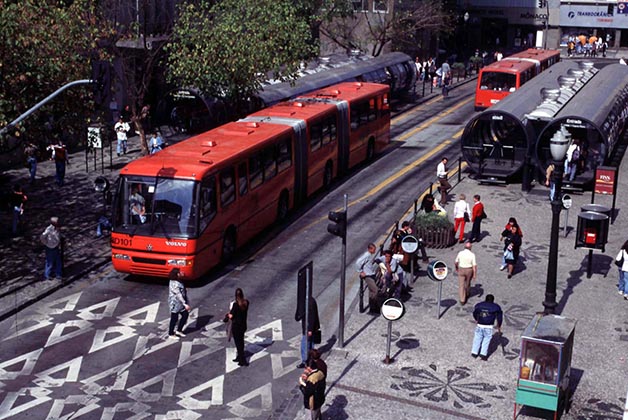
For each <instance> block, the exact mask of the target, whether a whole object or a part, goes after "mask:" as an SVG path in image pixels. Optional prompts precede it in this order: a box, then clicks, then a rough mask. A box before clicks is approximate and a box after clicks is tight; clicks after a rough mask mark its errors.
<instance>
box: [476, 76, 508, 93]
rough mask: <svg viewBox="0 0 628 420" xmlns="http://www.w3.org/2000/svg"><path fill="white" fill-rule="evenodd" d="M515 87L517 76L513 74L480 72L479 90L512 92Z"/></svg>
mask: <svg viewBox="0 0 628 420" xmlns="http://www.w3.org/2000/svg"><path fill="white" fill-rule="evenodd" d="M516 88H517V76H516V75H514V74H508V73H501V72H494V71H485V72H483V73H482V81H481V82H480V90H497V91H501V92H514V91H515V90H516Z"/></svg>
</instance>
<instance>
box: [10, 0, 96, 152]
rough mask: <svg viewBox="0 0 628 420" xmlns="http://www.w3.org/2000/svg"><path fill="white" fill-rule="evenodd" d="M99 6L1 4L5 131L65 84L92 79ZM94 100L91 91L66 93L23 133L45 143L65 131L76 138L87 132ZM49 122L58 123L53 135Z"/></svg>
mask: <svg viewBox="0 0 628 420" xmlns="http://www.w3.org/2000/svg"><path fill="white" fill-rule="evenodd" d="M93 3H94V2H91V1H89V0H76V1H74V2H72V3H71V4H70V5H64V4H63V3H62V2H53V1H37V0H22V1H17V2H8V1H7V2H5V1H2V0H0V27H1V28H2V37H0V127H4V126H5V125H7V124H8V123H9V122H10V121H12V120H13V119H15V118H17V117H18V116H19V115H20V114H21V113H23V112H24V111H26V110H27V109H28V108H30V107H32V106H33V105H35V104H36V103H37V102H39V101H40V100H42V99H43V98H45V97H46V96H47V95H49V94H51V93H52V92H54V91H55V90H56V89H58V88H59V87H61V86H62V85H64V84H66V83H68V82H71V81H73V80H77V79H87V78H89V75H90V67H89V60H88V58H89V51H90V50H91V48H92V47H93V46H94V40H95V31H96V29H95V28H96V27H97V25H95V24H94V13H93V8H92V4H93ZM90 97H91V90H90V89H89V88H87V89H86V88H81V87H77V88H74V89H71V90H69V91H66V93H63V94H62V95H60V96H59V97H58V98H57V99H55V101H54V102H53V103H51V104H50V105H47V106H45V107H44V108H43V109H42V110H40V111H38V114H37V115H35V116H34V117H33V118H29V119H28V120H26V121H25V122H24V123H23V125H22V126H21V127H20V131H21V132H24V133H26V135H27V136H28V137H29V139H31V140H36V141H40V142H42V141H45V140H46V136H50V135H51V132H56V134H58V133H59V132H61V131H62V130H63V131H64V132H65V134H66V135H70V136H72V135H74V134H75V133H74V132H78V131H79V130H82V125H81V121H84V120H85V118H84V116H85V111H86V107H85V104H86V103H87V102H89V100H90ZM44 117H45V121H46V122H50V121H53V123H52V127H51V124H48V125H47V128H48V130H45V129H44V127H45V126H46V124H43V120H44ZM61 127H63V128H61ZM13 134H15V133H13ZM77 135H78V133H77Z"/></svg>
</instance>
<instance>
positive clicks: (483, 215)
mask: <svg viewBox="0 0 628 420" xmlns="http://www.w3.org/2000/svg"><path fill="white" fill-rule="evenodd" d="M487 217H488V216H487V215H486V212H485V211H484V209H482V216H480V218H481V219H482V220H484V219H486V218H487Z"/></svg>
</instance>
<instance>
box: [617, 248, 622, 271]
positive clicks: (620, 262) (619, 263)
mask: <svg viewBox="0 0 628 420" xmlns="http://www.w3.org/2000/svg"><path fill="white" fill-rule="evenodd" d="M615 265H616V266H617V267H619V269H620V270H621V268H622V267H623V266H624V251H623V250H622V252H621V259H619V260H615Z"/></svg>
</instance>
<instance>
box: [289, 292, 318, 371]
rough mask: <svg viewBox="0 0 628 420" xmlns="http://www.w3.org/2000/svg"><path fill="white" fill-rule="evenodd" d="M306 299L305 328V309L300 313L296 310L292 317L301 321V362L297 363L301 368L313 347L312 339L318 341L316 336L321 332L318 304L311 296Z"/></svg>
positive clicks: (298, 367) (305, 363)
mask: <svg viewBox="0 0 628 420" xmlns="http://www.w3.org/2000/svg"><path fill="white" fill-rule="evenodd" d="M308 301H309V304H308V314H307V315H308V320H307V329H306V319H305V311H303V312H302V313H299V312H297V313H296V315H295V317H294V319H295V320H296V321H301V363H299V364H298V365H297V369H303V368H304V367H305V366H306V365H307V362H308V355H309V353H310V350H312V348H313V347H314V341H319V342H320V340H317V337H320V334H321V332H320V331H321V323H320V320H319V319H318V305H317V304H316V299H314V298H313V297H310V298H309V299H308ZM306 342H307V344H306Z"/></svg>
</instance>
